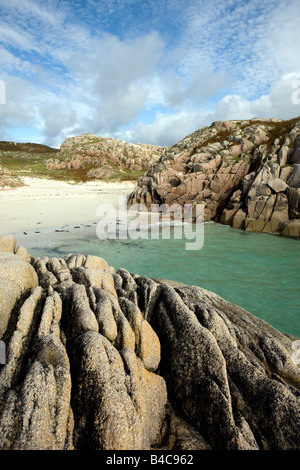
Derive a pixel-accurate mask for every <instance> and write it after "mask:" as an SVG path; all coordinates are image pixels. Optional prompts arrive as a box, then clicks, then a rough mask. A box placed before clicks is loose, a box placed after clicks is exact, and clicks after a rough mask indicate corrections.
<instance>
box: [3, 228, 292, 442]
mask: <svg viewBox="0 0 300 470" xmlns="http://www.w3.org/2000/svg"><path fill="white" fill-rule="evenodd" d="M0 258H1V259H0V263H1V264H0V266H1V270H0V281H1V297H0V298H1V311H0V319H1V334H0V338H1V341H2V343H1V344H3V342H4V343H5V345H6V361H5V364H3V365H1V366H0V367H1V369H0V449H2V450H4V449H5V450H14V449H22V450H23V449H33V450H35V449H50V450H62V449H64V450H82V449H84V450H92V449H95V450H142V449H145V450H147V449H148V450H149V449H170V450H195V449H196V450H197V449H198V450H210V449H224V450H251V449H299V448H300V369H299V366H297V365H296V364H295V363H294V362H293V357H292V354H293V343H294V341H295V339H296V338H293V337H291V336H289V335H286V334H283V333H280V332H279V331H277V330H275V329H274V328H272V327H271V326H270V325H269V324H267V323H266V322H264V321H263V320H261V319H259V318H257V317H255V316H253V315H251V314H250V313H249V312H247V311H245V310H244V309H242V308H240V307H238V306H236V305H234V304H232V303H229V302H227V301H225V300H223V299H222V298H220V297H219V296H217V295H216V294H213V293H211V292H208V291H206V290H204V289H201V288H200V287H194V286H193V287H192V286H186V285H184V284H179V283H174V282H171V281H165V280H160V279H149V278H145V277H141V276H139V275H137V274H131V273H129V272H128V271H127V270H126V269H119V270H118V271H117V272H115V269H114V268H113V267H111V266H109V265H108V264H107V262H106V261H105V260H104V259H102V258H99V257H96V256H90V255H88V256H86V255H79V254H69V255H68V256H65V257H62V258H50V259H49V258H41V259H40V258H32V257H30V255H29V254H28V253H27V251H26V249H25V248H22V247H18V248H17V249H16V243H15V240H14V239H13V238H12V237H9V236H6V237H3V238H1V239H0Z"/></svg>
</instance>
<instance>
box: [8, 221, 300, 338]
mask: <svg viewBox="0 0 300 470" xmlns="http://www.w3.org/2000/svg"><path fill="white" fill-rule="evenodd" d="M203 225H204V226H203V232H202V236H203V243H202V244H201V246H199V247H198V248H197V249H195V247H194V248H193V249H187V246H188V242H189V243H190V246H191V240H190V239H187V238H185V231H184V230H182V237H181V238H180V237H178V232H176V234H177V235H176V236H177V238H176V236H175V232H174V231H175V227H174V226H171V227H170V231H169V236H168V237H166V235H162V234H160V235H159V236H158V237H156V238H154V237H151V233H152V232H150V228H149V227H148V236H147V235H145V232H144V235H143V238H141V237H136V238H135V239H134V238H133V237H132V236H130V237H127V238H125V237H124V234H123V238H120V237H114V238H112V237H110V236H108V234H107V236H102V237H100V238H99V233H98V234H97V227H98V222H97V221H92V222H90V223H88V224H77V225H76V224H71V225H69V226H64V227H60V228H55V227H51V228H41V229H36V230H32V231H31V232H29V231H27V232H20V233H16V234H15V236H16V239H17V243H18V244H19V245H23V246H25V247H26V248H27V249H28V251H29V252H30V254H31V255H32V256H34V257H41V258H42V257H45V256H48V257H62V256H64V255H66V254H68V253H83V254H91V255H96V256H100V257H102V258H104V259H105V260H106V261H107V262H108V263H109V264H110V265H111V266H113V267H114V268H115V269H116V270H117V269H119V268H125V269H127V271H129V272H131V273H136V274H139V275H140V276H147V277H150V278H164V279H170V280H174V281H179V282H182V283H185V284H188V285H194V286H200V287H202V288H205V289H207V290H210V291H212V292H214V293H216V294H218V295H220V296H221V297H223V298H224V299H226V300H228V301H230V302H233V303H235V304H237V305H239V306H241V307H243V308H245V309H246V310H248V311H249V312H251V313H252V314H253V315H256V316H258V317H260V318H262V319H263V320H265V321H267V322H268V323H269V324H271V325H272V326H273V327H275V328H276V329H277V330H279V331H281V332H283V333H287V334H290V335H293V336H295V337H296V338H300V295H299V288H300V240H298V239H292V238H283V237H280V236H277V235H273V234H262V233H248V232H245V231H243V230H239V229H233V228H232V227H229V226H225V225H221V224H218V223H214V222H210V223H205V224H203Z"/></svg>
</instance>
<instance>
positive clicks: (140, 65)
mask: <svg viewBox="0 0 300 470" xmlns="http://www.w3.org/2000/svg"><path fill="white" fill-rule="evenodd" d="M299 25H300V1H299V0H264V1H262V0H184V1H183V0H98V1H97V0H9V1H8V0H0V85H1V87H0V140H14V141H18V142H29V141H30V142H40V143H44V144H47V145H50V146H54V147H59V146H60V144H61V143H62V142H63V141H64V140H65V139H66V138H67V137H68V136H72V135H79V134H82V133H87V132H88V133H92V134H97V135H101V136H111V137H115V138H119V139H123V140H127V141H130V142H146V143H152V144H157V145H173V144H174V143H176V142H178V141H179V140H180V139H182V138H183V137H184V136H186V135H188V134H189V133H191V132H194V131H195V130H197V129H199V128H201V127H203V126H207V125H210V124H211V123H212V122H213V121H215V120H220V119H248V118H251V117H276V118H281V119H290V118H292V117H296V116H299V115H300V104H297V103H296V102H295V100H292V96H293V93H294V94H295V88H293V86H294V87H295V86H298V85H299V89H300V62H299V51H300V34H299ZM297 81H299V84H298V83H297ZM4 90H5V99H4V97H3V93H4ZM299 96H300V93H299ZM1 97H2V98H1ZM293 101H294V102H293ZM298 101H300V100H298Z"/></svg>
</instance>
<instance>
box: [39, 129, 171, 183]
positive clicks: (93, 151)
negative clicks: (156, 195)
mask: <svg viewBox="0 0 300 470" xmlns="http://www.w3.org/2000/svg"><path fill="white" fill-rule="evenodd" d="M162 152H163V147H158V146H155V145H148V144H130V143H127V142H124V141H122V140H117V139H113V138H109V137H107V138H105V137H99V136H96V135H93V134H83V135H80V136H76V137H69V138H67V139H66V140H65V142H63V144H62V145H61V148H60V151H59V152H57V154H56V158H54V159H53V158H52V159H49V160H48V161H47V168H48V169H54V170H60V169H64V168H67V169H70V170H72V169H75V170H78V169H81V168H84V167H86V166H91V169H90V170H89V171H88V173H87V176H88V178H90V179H103V178H110V177H111V176H112V175H113V174H114V173H116V172H120V173H121V174H122V173H126V172H142V171H145V170H147V169H148V168H149V167H150V165H151V164H152V163H154V162H155V161H156V160H157V159H158V158H159V157H160V156H161V155H162ZM93 167H94V168H93Z"/></svg>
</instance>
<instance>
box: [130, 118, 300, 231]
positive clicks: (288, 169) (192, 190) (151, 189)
mask: <svg viewBox="0 0 300 470" xmlns="http://www.w3.org/2000/svg"><path fill="white" fill-rule="evenodd" d="M164 203H165V204H168V205H170V206H171V205H172V204H174V203H176V204H180V205H181V206H183V205H184V204H193V205H194V206H195V205H196V204H204V212H205V220H206V221H210V220H213V221H216V222H220V223H222V224H225V225H231V226H233V227H235V228H240V229H244V230H246V231H254V232H267V233H269V232H271V233H280V234H282V235H285V236H294V237H299V236H300V119H299V118H296V119H292V120H290V121H282V120H279V119H270V120H267V119H266V120H258V119H253V120H252V121H217V122H214V123H213V124H212V125H211V126H210V127H206V128H203V129H201V130H199V131H197V132H195V133H193V134H191V135H189V136H188V137H186V138H184V139H183V140H181V141H180V142H179V143H178V144H176V145H174V146H173V147H171V148H168V149H166V150H165V152H164V154H163V156H162V157H161V158H160V159H159V160H157V161H156V162H155V163H154V164H152V166H151V167H150V169H149V170H148V171H147V172H146V173H145V174H144V175H143V176H142V177H140V178H139V180H138V183H137V186H136V188H135V190H134V191H133V193H132V194H131V196H130V200H129V205H132V204H143V205H146V206H147V208H148V209H150V207H151V204H164Z"/></svg>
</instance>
